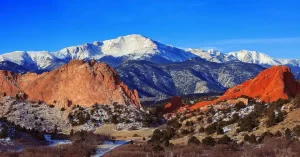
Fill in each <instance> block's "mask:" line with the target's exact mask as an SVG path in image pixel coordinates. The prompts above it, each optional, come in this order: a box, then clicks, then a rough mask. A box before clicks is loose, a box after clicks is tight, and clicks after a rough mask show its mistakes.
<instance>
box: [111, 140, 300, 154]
mask: <svg viewBox="0 0 300 157" xmlns="http://www.w3.org/2000/svg"><path fill="white" fill-rule="evenodd" d="M123 156H130V157H145V156H148V157H175V156H176V157H185V156H188V157H204V156H205V157H229V156H230V157H298V156H300V142H299V141H291V140H288V139H285V138H268V139H265V140H264V142H263V144H262V145H250V144H245V145H239V146H238V145H216V146H214V147H207V146H203V145H199V146H195V145H194V146H186V145H175V146H173V147H172V148H166V147H165V148H164V150H163V151H159V152H156V151H155V150H154V147H153V146H152V145H150V144H142V143H137V144H132V145H124V146H121V147H119V148H117V149H115V150H113V151H112V152H110V153H108V154H106V155H105V157H123Z"/></svg>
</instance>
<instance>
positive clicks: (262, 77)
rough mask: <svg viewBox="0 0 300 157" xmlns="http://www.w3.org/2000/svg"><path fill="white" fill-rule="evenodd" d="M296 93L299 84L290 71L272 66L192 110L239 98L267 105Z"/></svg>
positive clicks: (299, 89) (285, 67) (283, 67)
mask: <svg viewBox="0 0 300 157" xmlns="http://www.w3.org/2000/svg"><path fill="white" fill-rule="evenodd" d="M297 93H300V84H299V82H297V81H295V78H294V75H293V74H292V72H291V69H290V68H289V67H287V66H274V67H272V68H269V69H267V70H264V71H263V72H261V73H260V74H259V75H258V76H257V77H255V78H254V79H251V80H248V81H246V82H244V83H243V84H241V85H238V86H236V87H234V88H231V89H229V90H227V91H226V93H225V94H224V95H222V96H220V97H219V98H218V99H217V100H214V101H204V102H200V103H197V104H195V105H194V106H192V109H197V108H200V107H204V106H206V105H211V104H216V103H218V102H221V101H224V100H228V99H235V98H238V97H241V96H248V97H252V98H255V99H258V100H260V101H264V102H267V103H268V102H274V101H276V100H278V99H289V98H290V97H295V96H296V94H297Z"/></svg>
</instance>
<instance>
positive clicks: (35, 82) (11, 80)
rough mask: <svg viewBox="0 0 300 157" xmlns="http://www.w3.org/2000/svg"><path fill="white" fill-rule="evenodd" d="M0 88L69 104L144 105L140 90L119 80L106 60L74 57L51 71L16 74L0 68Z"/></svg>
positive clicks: (11, 93) (29, 97)
mask: <svg viewBox="0 0 300 157" xmlns="http://www.w3.org/2000/svg"><path fill="white" fill-rule="evenodd" d="M0 82H1V85H0V87H1V89H0V92H2V93H6V95H11V96H15V95H16V94H17V93H19V92H24V93H26V94H27V95H28V99H29V100H33V101H39V100H40V101H44V102H46V103H47V104H54V105H59V106H61V107H69V106H71V105H73V104H76V105H77V104H79V105H83V106H92V105H94V104H96V103H98V104H113V103H118V104H125V105H135V106H137V107H141V105H140V101H139V97H138V93H137V91H135V90H134V91H132V90H130V89H129V88H128V87H127V85H125V84H124V83H123V82H121V81H120V79H119V76H118V74H117V73H116V71H115V70H114V69H112V68H111V67H110V66H108V65H107V64H104V63H97V62H95V61H89V62H86V63H84V61H82V60H73V61H71V62H70V63H69V64H66V65H64V66H62V67H61V68H59V69H56V70H53V71H51V72H48V73H43V74H40V75H38V74H35V73H28V74H25V75H16V74H13V73H11V72H6V71H1V72H0Z"/></svg>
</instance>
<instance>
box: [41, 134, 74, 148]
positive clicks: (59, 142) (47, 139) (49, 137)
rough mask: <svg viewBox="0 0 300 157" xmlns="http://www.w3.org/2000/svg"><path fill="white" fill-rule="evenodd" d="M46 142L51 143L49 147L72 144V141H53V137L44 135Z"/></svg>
mask: <svg viewBox="0 0 300 157" xmlns="http://www.w3.org/2000/svg"><path fill="white" fill-rule="evenodd" d="M44 137H45V140H46V141H47V142H48V143H49V146H57V145H61V144H71V143H72V142H71V141H70V140H52V139H51V135H44Z"/></svg>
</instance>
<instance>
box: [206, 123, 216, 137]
mask: <svg viewBox="0 0 300 157" xmlns="http://www.w3.org/2000/svg"><path fill="white" fill-rule="evenodd" d="M216 130H217V123H212V124H211V125H209V126H207V127H206V128H205V133H206V134H207V135H210V134H213V133H215V132H216Z"/></svg>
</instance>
